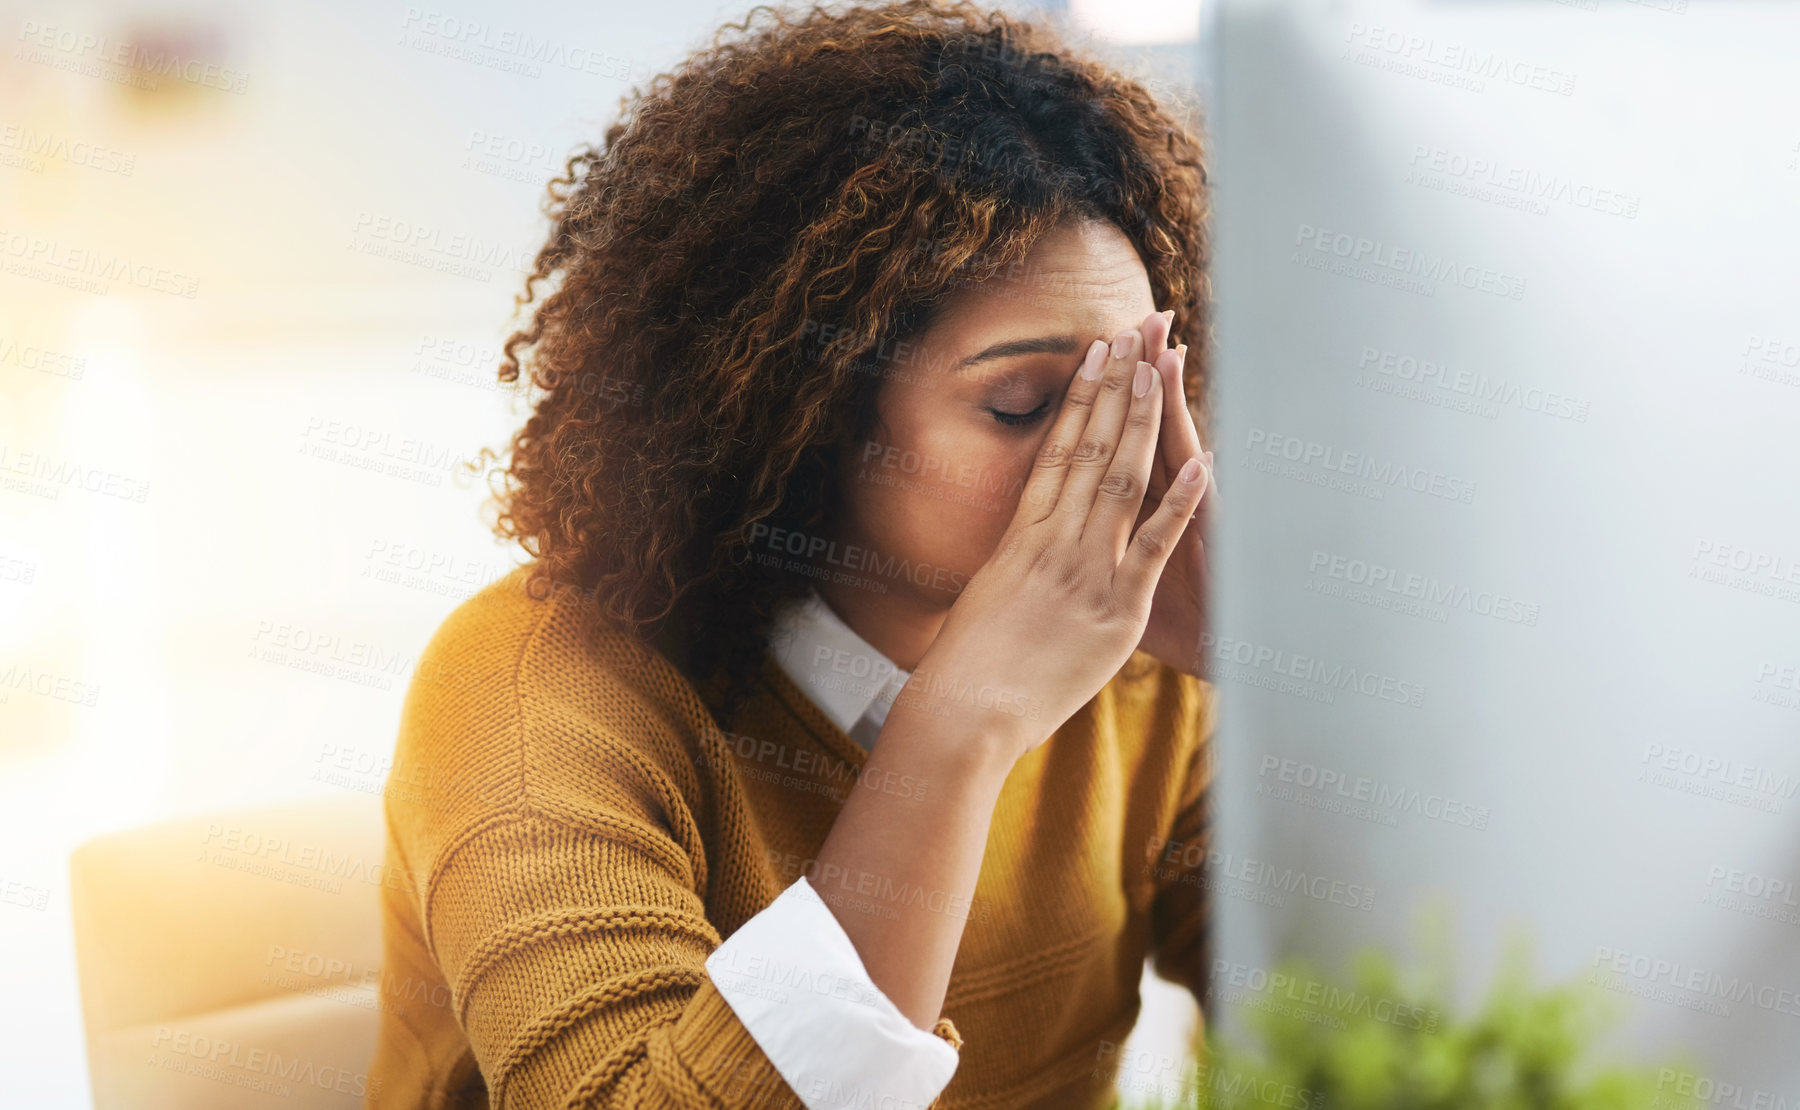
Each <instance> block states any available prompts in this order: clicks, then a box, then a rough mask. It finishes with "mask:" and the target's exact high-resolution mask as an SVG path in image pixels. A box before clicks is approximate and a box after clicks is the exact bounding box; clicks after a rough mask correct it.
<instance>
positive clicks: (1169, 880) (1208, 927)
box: [1150, 683, 1213, 1007]
mask: <svg viewBox="0 0 1800 1110" xmlns="http://www.w3.org/2000/svg"><path fill="white" fill-rule="evenodd" d="M1199 689H1200V690H1201V692H1202V698H1201V707H1200V720H1199V732H1198V742H1197V743H1196V744H1195V745H1194V750H1193V754H1192V758H1191V759H1190V760H1189V761H1188V768H1187V773H1186V775H1185V777H1184V780H1183V786H1182V790H1181V801H1180V803H1179V805H1178V806H1177V808H1176V816H1175V826H1174V829H1173V831H1172V832H1171V833H1170V834H1169V837H1168V840H1167V841H1166V842H1164V843H1160V844H1157V845H1156V846H1155V852H1154V856H1153V859H1152V865H1153V868H1154V874H1155V876H1156V880H1157V881H1156V887H1157V889H1156V896H1155V899H1154V900H1153V901H1152V902H1151V905H1150V927H1151V937H1152V944H1153V948H1152V953H1153V954H1152V962H1151V966H1152V967H1153V968H1154V969H1155V971H1156V973H1157V974H1158V975H1160V976H1162V977H1163V978H1164V979H1168V980H1169V981H1171V982H1175V983H1181V984H1183V985H1184V986H1186V987H1187V988H1188V989H1189V990H1191V991H1193V992H1194V998H1195V1000H1196V1001H1199V1002H1200V1003H1201V1005H1202V1006H1203V1007H1204V1005H1205V985H1206V978H1207V967H1208V965H1209V964H1210V963H1211V959H1212V957H1211V948H1210V945H1211V935H1212V903H1211V899H1210V898H1208V897H1207V890H1206V886H1205V885H1204V879H1205V871H1204V868H1205V864H1206V856H1207V853H1208V852H1209V851H1211V848H1212V791H1211V786H1212V724H1213V696H1212V687H1211V686H1210V685H1208V684H1206V683H1200V684H1199Z"/></svg>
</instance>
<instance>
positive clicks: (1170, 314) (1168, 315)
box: [1162, 308, 1175, 327]
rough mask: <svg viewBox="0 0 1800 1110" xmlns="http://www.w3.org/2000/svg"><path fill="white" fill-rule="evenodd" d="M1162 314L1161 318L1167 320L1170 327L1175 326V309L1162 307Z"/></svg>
mask: <svg viewBox="0 0 1800 1110" xmlns="http://www.w3.org/2000/svg"><path fill="white" fill-rule="evenodd" d="M1162 314H1163V319H1165V320H1167V321H1168V322H1169V326H1170V327H1173V326H1175V310H1174V309H1172V308H1165V309H1163V313H1162Z"/></svg>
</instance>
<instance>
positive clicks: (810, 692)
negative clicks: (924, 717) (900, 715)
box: [769, 588, 912, 747]
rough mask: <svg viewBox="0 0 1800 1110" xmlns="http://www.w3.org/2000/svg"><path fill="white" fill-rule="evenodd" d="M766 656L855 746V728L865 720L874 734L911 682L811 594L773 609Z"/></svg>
mask: <svg viewBox="0 0 1800 1110" xmlns="http://www.w3.org/2000/svg"><path fill="white" fill-rule="evenodd" d="M769 652H770V654H772V655H773V656H774V657H775V661H776V663H778V664H779V665H780V667H781V669H782V670H783V671H785V672H787V676H788V677H789V678H791V679H793V680H794V685H796V686H798V687H800V689H801V690H803V691H804V692H805V693H806V695H807V696H808V697H809V698H811V699H812V700H813V703H814V704H815V705H817V706H818V707H819V708H820V709H821V710H822V711H824V713H825V716H827V717H829V718H831V722H832V723H833V724H835V725H837V726H838V727H839V728H840V729H843V730H844V731H845V732H846V733H849V734H850V735H852V736H853V737H857V738H858V740H859V742H861V739H860V735H859V733H860V732H861V730H857V729H856V728H855V726H856V725H857V723H858V722H859V721H860V720H861V719H862V718H863V717H865V716H866V717H868V719H869V721H870V724H871V725H872V727H873V729H874V730H875V731H879V730H880V728H881V724H882V722H883V721H885V720H886V719H887V714H888V709H889V708H891V707H892V706H893V704H894V698H896V697H898V696H899V694H900V688H901V687H903V686H905V685H906V680H907V679H908V678H910V677H912V672H911V671H903V670H901V669H900V668H898V667H896V666H895V665H894V663H893V661H892V660H891V659H889V658H888V657H887V656H885V655H883V654H882V653H881V652H879V651H877V650H875V648H874V647H872V646H870V644H869V642H868V641H867V640H865V639H863V638H862V637H861V636H858V635H857V634H856V633H855V632H854V631H852V630H851V628H850V626H849V625H847V624H845V623H844V620H843V618H842V617H840V616H838V615H837V613H836V612H834V611H833V610H832V608H831V606H829V605H827V604H826V603H825V599H824V598H822V597H820V596H819V591H818V590H816V589H811V588H808V590H807V595H806V597H805V598H804V599H801V600H798V601H788V602H784V603H783V604H782V605H780V606H778V607H777V608H776V611H775V627H774V629H773V630H772V632H771V634H770V637H769ZM865 727H868V726H865ZM868 746H869V745H868V744H864V747H868Z"/></svg>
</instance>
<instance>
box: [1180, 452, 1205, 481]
mask: <svg viewBox="0 0 1800 1110" xmlns="http://www.w3.org/2000/svg"><path fill="white" fill-rule="evenodd" d="M1176 477H1178V478H1180V479H1181V480H1182V481H1184V482H1191V481H1193V480H1194V479H1196V478H1198V477H1200V460H1199V459H1197V458H1193V459H1189V460H1188V461H1187V462H1185V463H1183V464H1182V465H1181V473H1180V474H1178V475H1176Z"/></svg>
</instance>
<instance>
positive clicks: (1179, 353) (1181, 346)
mask: <svg viewBox="0 0 1800 1110" xmlns="http://www.w3.org/2000/svg"><path fill="white" fill-rule="evenodd" d="M1175 357H1176V358H1178V359H1180V360H1181V365H1183V366H1186V365H1187V344H1186V343H1177V344H1176V345H1175Z"/></svg>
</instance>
